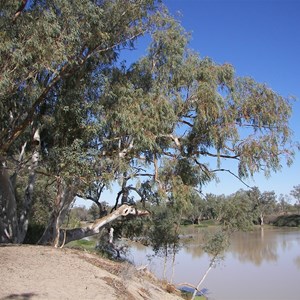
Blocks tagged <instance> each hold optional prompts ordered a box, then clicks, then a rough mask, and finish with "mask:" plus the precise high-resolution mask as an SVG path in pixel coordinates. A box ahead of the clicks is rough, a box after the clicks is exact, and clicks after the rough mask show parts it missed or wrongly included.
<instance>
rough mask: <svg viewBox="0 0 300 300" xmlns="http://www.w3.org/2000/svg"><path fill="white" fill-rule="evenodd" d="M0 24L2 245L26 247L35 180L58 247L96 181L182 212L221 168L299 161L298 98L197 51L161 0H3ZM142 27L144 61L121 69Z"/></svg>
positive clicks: (242, 170)
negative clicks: (294, 144)
mask: <svg viewBox="0 0 300 300" xmlns="http://www.w3.org/2000/svg"><path fill="white" fill-rule="evenodd" d="M0 22H1V23H0V30H1V31H0V34H1V39H2V43H1V45H0V51H1V53H0V54H1V55H0V57H1V59H0V69H1V75H0V99H1V103H0V105H1V112H0V120H1V131H0V153H1V155H2V158H1V163H2V165H1V173H0V176H1V177H0V180H1V191H0V195H1V202H0V206H1V212H0V213H1V222H0V238H1V242H22V240H23V238H24V235H25V233H26V226H27V225H26V224H27V221H28V215H29V212H30V206H31V203H32V200H33V187H34V185H35V182H36V181H35V180H36V175H37V174H38V175H39V176H45V177H46V178H48V180H49V183H48V185H51V186H52V187H53V189H54V191H55V196H54V198H53V199H52V202H53V211H52V214H51V216H50V219H49V224H48V226H47V230H46V231H45V234H44V235H43V237H42V240H41V242H49V241H53V240H55V243H56V244H59V242H60V239H61V238H62V237H63V234H62V233H61V232H60V226H61V224H62V221H63V219H64V217H65V215H66V212H67V210H68V209H69V207H70V205H71V203H72V201H73V200H74V197H75V195H76V194H86V195H87V196H88V195H89V192H88V191H89V190H90V189H91V187H92V185H93V184H94V183H95V182H97V181H98V182H100V186H102V185H105V186H109V184H110V183H112V182H114V181H119V182H120V184H121V191H120V195H122V198H121V196H120V198H121V203H126V199H128V197H129V192H130V191H138V195H140V196H141V200H142V201H143V202H144V203H145V201H146V200H147V199H146V198H147V197H148V196H150V197H151V200H152V203H158V204H159V203H160V202H164V203H167V204H168V205H171V206H174V207H175V209H177V210H178V212H179V213H181V210H185V209H187V208H188V207H189V206H190V203H191V201H190V200H191V199H192V197H193V195H194V192H195V190H198V191H199V190H200V189H201V188H202V186H203V185H205V183H207V182H208V181H210V180H212V179H214V178H215V176H216V173H217V172H218V171H229V172H230V173H232V174H234V175H235V176H236V177H238V178H240V179H241V180H242V179H243V178H245V177H247V176H253V175H254V174H255V173H256V172H258V171H260V170H262V169H263V170H264V172H265V174H266V175H269V173H270V171H272V170H278V169H280V167H281V158H286V159H287V163H288V164H290V163H291V161H292V156H293V153H292V150H290V149H292V148H291V142H290V137H291V133H290V129H289V127H288V121H289V117H290V114H291V105H290V102H289V100H288V99H285V98H284V97H282V96H280V95H278V94H277V93H275V92H274V91H273V90H271V89H270V88H269V87H267V86H266V85H265V84H260V83H257V82H256V81H255V80H254V79H252V78H238V77H236V76H235V73H234V68H233V67H232V66H231V65H229V64H223V65H218V64H216V63H214V62H213V61H212V60H211V59H209V58H202V57H200V56H199V54H198V53H195V52H193V51H191V50H190V49H189V48H188V41H189V35H188V34H187V33H186V32H185V31H184V29H183V28H182V27H181V26H180V24H179V22H178V21H176V20H174V19H173V18H172V17H171V16H170V15H169V13H168V11H167V10H166V9H165V8H164V7H162V6H160V5H159V3H157V1H154V0H153V1H151V0H136V1H127V0H114V1H108V0H102V1H89V0H84V1H72V2H71V1H67V0H60V1H58V0H51V1H50V0H46V1H38V0H33V1H25V0H24V1H22V2H21V5H20V3H19V1H9V2H8V1H1V11H0ZM146 33H149V34H150V37H151V43H150V45H149V47H148V52H147V54H146V55H145V56H144V57H142V58H140V59H137V60H136V61H135V62H134V63H133V64H131V65H130V66H127V65H126V63H121V64H120V63H119V61H118V57H119V54H120V53H121V51H122V49H125V48H129V49H132V48H133V47H134V45H135V41H136V40H137V38H138V37H139V36H141V35H143V34H146ZM208 158H210V159H215V160H216V164H214V163H213V164H211V165H210V164H209V162H210V161H209V160H208ZM223 159H226V160H228V159H231V160H233V161H236V162H237V170H236V173H234V171H235V170H225V169H224V168H222V164H221V162H222V160H223ZM25 167H29V169H28V170H27V172H25ZM21 170H22V172H21ZM18 175H19V177H20V175H22V176H25V175H27V176H28V180H27V182H28V183H27V184H26V185H24V186H23V190H24V191H25V192H23V193H18V194H16V192H15V191H16V189H15V187H16V184H17V180H16V179H17V177H18ZM134 183H137V186H134V185H133V184H134ZM19 191H20V189H19ZM118 199H119V198H117V200H118ZM153 200H154V201H153ZM17 204H18V209H17ZM117 206H118V201H117V203H116V205H115V207H116V208H117ZM117 211H118V214H116V216H121V215H128V214H129V213H134V211H133V210H132V209H129V208H128V207H127V206H126V205H125V206H124V208H123V209H120V210H118V209H117ZM19 213H21V214H19ZM106 217H107V218H106V220H112V219H114V218H112V219H110V218H109V217H110V216H106ZM96 223H97V225H95V227H93V228H89V229H86V230H80V229H78V230H77V231H76V232H77V233H78V235H76V234H75V231H73V232H72V233H70V235H69V237H70V239H71V238H72V239H75V238H79V237H83V236H84V235H85V234H93V233H95V232H96V231H97V230H98V228H99V226H100V225H101V224H102V223H101V222H98V221H97V222H96ZM99 224H100V225H99ZM101 226H102V225H101ZM95 228H97V230H94V229H95ZM66 236H67V238H66V241H68V240H69V238H68V234H67V233H66Z"/></svg>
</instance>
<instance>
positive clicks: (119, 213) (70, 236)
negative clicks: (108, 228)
mask: <svg viewBox="0 0 300 300" xmlns="http://www.w3.org/2000/svg"><path fill="white" fill-rule="evenodd" d="M128 215H133V216H145V215H149V212H147V211H141V210H137V209H136V208H134V207H133V206H129V205H122V206H120V207H119V208H118V209H117V210H115V211H113V212H112V213H110V214H109V215H107V216H105V217H103V218H101V219H97V220H95V221H94V223H93V224H92V225H89V226H86V227H80V228H74V229H62V230H60V233H59V239H58V243H57V245H56V246H63V245H64V244H67V243H69V242H71V241H75V240H80V239H82V238H85V237H89V236H92V235H95V234H98V233H100V231H101V229H102V228H103V227H104V226H105V225H107V224H109V223H111V222H112V221H114V220H116V219H118V218H121V217H126V216H128Z"/></svg>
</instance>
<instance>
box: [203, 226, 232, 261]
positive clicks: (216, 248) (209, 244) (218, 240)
mask: <svg viewBox="0 0 300 300" xmlns="http://www.w3.org/2000/svg"><path fill="white" fill-rule="evenodd" d="M228 246H229V235H228V233H227V232H225V231H223V230H218V231H216V232H213V233H211V232H206V235H205V237H204V245H203V250H204V251H205V252H206V253H208V254H210V255H212V256H213V257H217V256H220V255H221V254H222V253H223V252H224V250H225V249H226V248H227V247H228Z"/></svg>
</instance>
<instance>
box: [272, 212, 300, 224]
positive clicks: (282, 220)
mask: <svg viewBox="0 0 300 300" xmlns="http://www.w3.org/2000/svg"><path fill="white" fill-rule="evenodd" d="M273 225H275V226H280V227H281V226H288V227H300V215H296V214H294V215H285V216H279V217H277V218H276V220H275V221H274V222H273Z"/></svg>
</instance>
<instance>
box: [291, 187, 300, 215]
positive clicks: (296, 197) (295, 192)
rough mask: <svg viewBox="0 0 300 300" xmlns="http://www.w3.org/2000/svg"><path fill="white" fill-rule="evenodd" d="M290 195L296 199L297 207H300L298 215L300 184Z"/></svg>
mask: <svg viewBox="0 0 300 300" xmlns="http://www.w3.org/2000/svg"><path fill="white" fill-rule="evenodd" d="M290 194H291V195H292V196H293V197H294V198H295V199H296V206H297V207H298V214H299V213H300V184H298V185H295V186H294V187H293V190H291V192H290Z"/></svg>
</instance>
